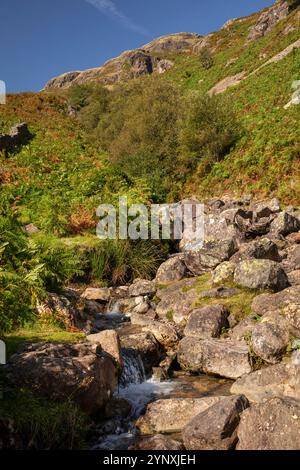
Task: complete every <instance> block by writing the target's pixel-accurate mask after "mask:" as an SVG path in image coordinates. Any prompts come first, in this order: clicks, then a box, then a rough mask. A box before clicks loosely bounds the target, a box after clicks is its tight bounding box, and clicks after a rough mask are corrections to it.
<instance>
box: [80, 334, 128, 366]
mask: <svg viewBox="0 0 300 470" xmlns="http://www.w3.org/2000/svg"><path fill="white" fill-rule="evenodd" d="M86 339H87V341H89V342H90V343H92V344H96V345H99V346H101V348H102V349H103V351H105V352H106V353H107V354H109V355H110V357H111V358H112V359H113V360H114V361H116V363H117V364H119V366H122V365H123V358H122V353H121V344H120V339H119V335H118V333H117V332H116V331H115V330H105V331H101V332H100V333H96V334H93V335H88V336H87V337H86Z"/></svg>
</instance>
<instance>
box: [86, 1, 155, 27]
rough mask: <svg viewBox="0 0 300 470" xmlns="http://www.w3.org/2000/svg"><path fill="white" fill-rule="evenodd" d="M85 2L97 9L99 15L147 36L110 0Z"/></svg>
mask: <svg viewBox="0 0 300 470" xmlns="http://www.w3.org/2000/svg"><path fill="white" fill-rule="evenodd" d="M86 2H88V3H90V4H91V5H93V6H94V7H95V8H97V10H99V11H101V13H104V14H105V15H107V16H110V17H111V18H114V19H115V20H117V21H119V23H121V24H122V25H123V26H125V27H126V28H128V29H131V30H132V31H135V32H137V33H139V34H142V35H143V36H148V31H147V30H146V29H145V28H143V27H142V26H139V25H138V24H136V23H135V22H134V21H132V20H131V19H130V18H128V16H126V15H125V14H124V13H122V11H120V10H119V8H118V7H117V5H116V4H115V3H114V2H113V1H112V0H86Z"/></svg>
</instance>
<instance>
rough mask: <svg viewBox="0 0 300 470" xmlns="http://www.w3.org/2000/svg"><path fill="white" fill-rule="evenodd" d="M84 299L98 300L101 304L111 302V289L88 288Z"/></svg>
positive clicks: (83, 296)
mask: <svg viewBox="0 0 300 470" xmlns="http://www.w3.org/2000/svg"><path fill="white" fill-rule="evenodd" d="M82 298H83V299H86V300H96V301H99V302H109V301H110V299H111V289H109V288H108V287H102V288H98V289H97V288H93V287H88V288H87V289H86V290H85V291H84V293H83V294H82Z"/></svg>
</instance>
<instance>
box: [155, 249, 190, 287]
mask: <svg viewBox="0 0 300 470" xmlns="http://www.w3.org/2000/svg"><path fill="white" fill-rule="evenodd" d="M185 275H186V266H185V264H184V262H183V259H182V257H181V256H174V257H172V258H170V259H168V260H167V261H165V262H164V263H163V264H162V265H161V266H160V267H159V268H158V271H157V274H156V278H155V280H156V283H157V284H168V283H169V282H174V281H180V280H181V279H183V278H184V277H185Z"/></svg>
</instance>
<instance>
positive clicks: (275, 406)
mask: <svg viewBox="0 0 300 470" xmlns="http://www.w3.org/2000/svg"><path fill="white" fill-rule="evenodd" d="M238 439H239V442H238V445H237V450H299V449H300V405H299V403H296V402H291V401H287V400H282V399H281V398H272V399H271V400H268V401H266V402H265V403H259V404H256V405H253V406H251V408H248V409H247V410H246V411H244V412H243V413H242V416H241V420H240V425H239V428H238Z"/></svg>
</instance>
